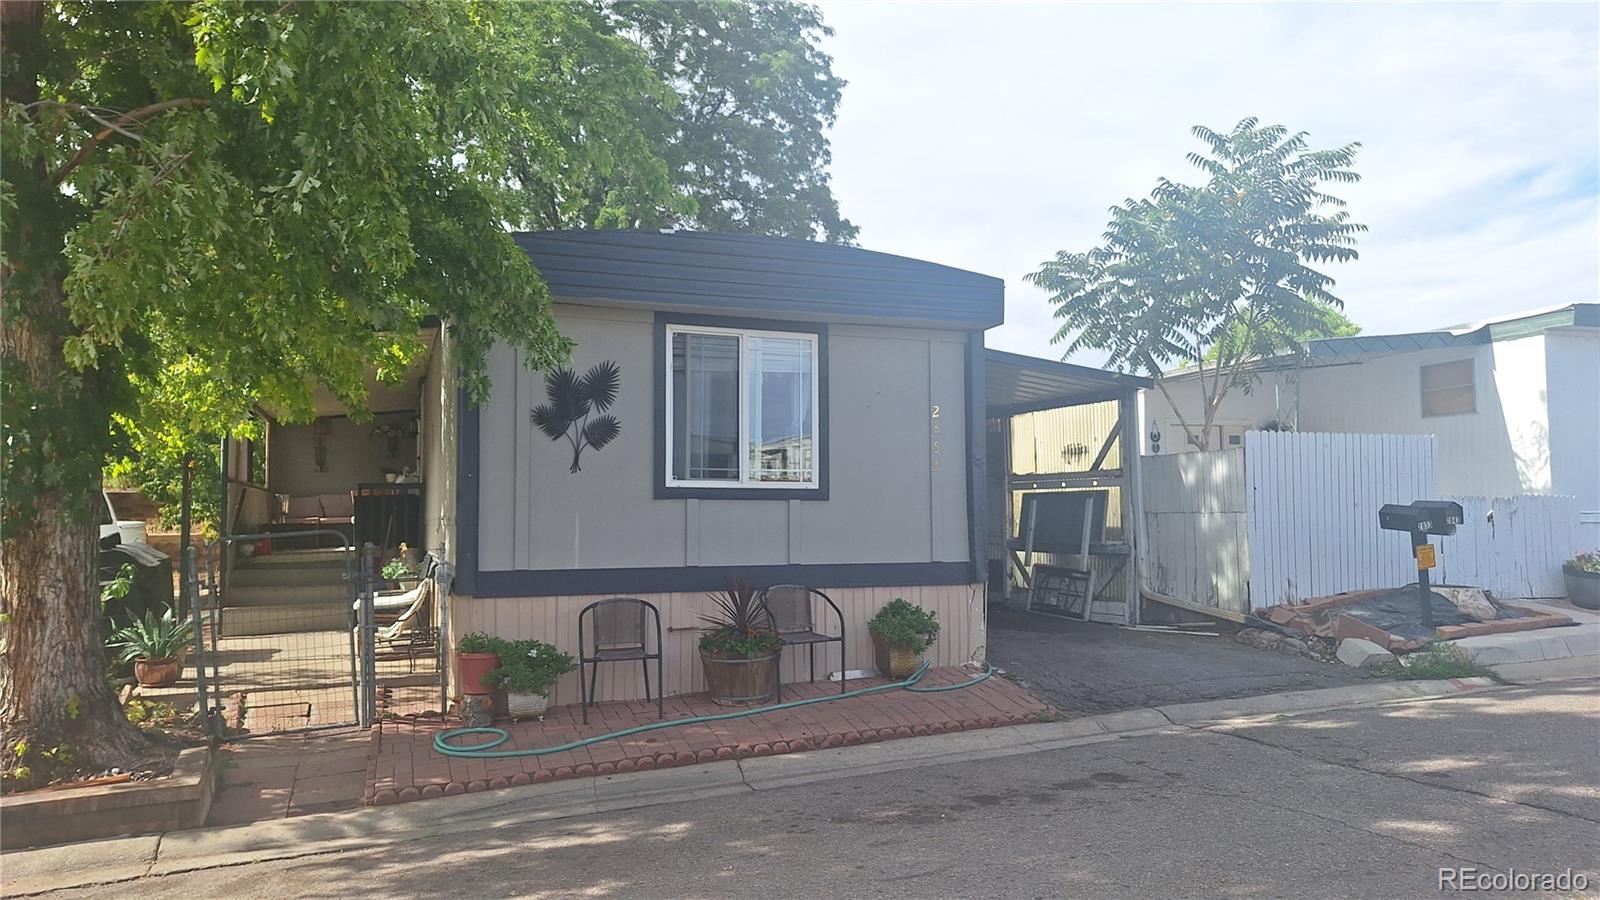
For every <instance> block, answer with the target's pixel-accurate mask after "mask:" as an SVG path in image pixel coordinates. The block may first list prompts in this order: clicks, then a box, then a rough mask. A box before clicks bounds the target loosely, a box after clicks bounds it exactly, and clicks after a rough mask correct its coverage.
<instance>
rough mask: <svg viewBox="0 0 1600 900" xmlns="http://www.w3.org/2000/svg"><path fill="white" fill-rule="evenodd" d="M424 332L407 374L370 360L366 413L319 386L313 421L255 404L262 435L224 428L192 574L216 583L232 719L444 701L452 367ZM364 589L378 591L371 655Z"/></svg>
mask: <svg viewBox="0 0 1600 900" xmlns="http://www.w3.org/2000/svg"><path fill="white" fill-rule="evenodd" d="M419 338H420V339H421V341H422V343H423V345H424V346H425V347H426V348H427V350H426V351H425V353H424V354H423V355H422V356H421V357H420V358H418V359H417V360H416V361H415V362H414V363H413V365H412V366H411V368H410V369H409V370H408V371H407V372H406V373H405V375H404V377H403V378H402V379H401V380H400V381H398V382H396V381H379V379H378V378H377V374H376V371H375V370H369V371H368V372H367V376H366V377H367V391H368V412H369V413H370V414H368V413H361V414H353V413H352V410H350V409H349V408H348V407H346V406H345V405H344V404H343V403H341V402H340V401H339V400H338V399H337V398H335V397H334V396H332V395H331V394H330V393H329V392H327V391H325V390H319V391H318V392H317V394H316V396H315V399H314V407H313V415H314V418H312V419H311V421H303V420H302V421H290V420H289V419H288V417H286V416H281V415H279V414H278V413H277V412H275V411H273V410H262V411H260V416H261V419H262V427H261V428H260V430H259V436H258V437H256V438H253V439H244V438H234V439H229V440H227V441H226V442H225V443H224V449H223V454H222V456H223V467H222V468H223V472H222V479H223V488H224V489H225V494H224V497H225V503H224V508H223V511H222V516H221V519H222V521H221V523H220V526H221V527H220V532H221V535H222V540H220V541H218V542H217V543H216V544H214V545H212V548H210V549H209V550H208V553H207V555H206V556H205V557H202V558H201V559H200V560H199V561H198V571H197V573H196V582H197V583H199V584H201V585H203V587H204V591H203V593H204V594H205V595H206V597H207V598H208V600H207V602H206V603H205V604H204V606H205V609H204V611H203V616H204V622H203V626H204V627H203V632H204V634H205V638H206V643H207V646H206V647H205V648H204V652H203V653H202V654H200V655H201V657H202V658H203V659H204V662H205V665H206V669H207V671H206V672H205V673H203V675H204V684H205V689H206V693H207V694H208V695H209V701H208V703H209V705H210V706H212V707H213V708H215V709H218V710H219V711H220V712H222V713H223V714H224V716H225V718H226V719H227V724H228V725H229V727H230V728H237V729H242V730H244V731H247V732H248V733H250V734H261V733H265V732H273V731H283V730H293V729H298V728H318V727H328V726H334V725H345V724H357V723H362V724H365V723H369V722H370V720H371V719H372V718H373V717H375V716H377V715H379V714H398V713H416V712H422V711H426V710H437V709H441V708H443V706H444V698H443V695H442V687H441V680H442V674H441V673H442V672H443V671H444V667H443V666H442V665H441V659H440V634H439V630H440V624H441V622H442V621H443V615H444V610H443V606H444V602H445V599H446V592H445V591H444V590H443V589H442V587H441V585H442V584H443V583H444V582H443V580H442V579H443V578H444V577H445V573H441V572H440V571H439V570H438V568H437V567H436V566H434V565H432V564H431V563H430V560H436V559H442V558H443V557H444V552H445V546H446V544H447V538H446V537H445V534H446V532H445V531H444V530H443V528H442V525H443V523H444V522H445V521H446V520H447V516H446V514H445V513H444V512H443V508H444V507H445V505H446V502H447V497H448V493H447V492H448V490H449V488H450V486H451V482H452V481H453V473H454V451H453V449H452V448H451V439H450V437H449V436H448V431H449V428H450V426H451V422H450V421H449V419H448V417H447V415H446V413H448V412H452V411H453V408H454V392H455V383H454V378H453V377H452V375H451V373H450V370H449V367H448V366H449V363H448V360H447V357H448V348H447V347H446V346H445V344H444V342H443V335H442V333H441V331H440V329H439V328H438V327H437V326H434V325H429V326H425V327H424V328H423V329H422V330H421V332H420V334H419ZM197 489H200V488H199V487H198V486H197ZM430 510H431V511H432V512H431V513H430ZM362 590H368V591H371V592H372V593H373V594H374V600H373V617H372V621H373V628H372V631H373V637H372V643H373V647H372V650H371V653H370V655H367V654H366V653H365V650H364V642H363V640H362V632H361V630H360V628H359V621H358V620H359V619H360V604H359V603H358V598H359V596H360V592H361V591H362ZM197 674H199V673H197ZM186 675H187V672H186ZM185 683H190V684H192V683H191V682H185ZM191 689H192V688H191Z"/></svg>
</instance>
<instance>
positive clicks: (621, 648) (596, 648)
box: [578, 597, 667, 725]
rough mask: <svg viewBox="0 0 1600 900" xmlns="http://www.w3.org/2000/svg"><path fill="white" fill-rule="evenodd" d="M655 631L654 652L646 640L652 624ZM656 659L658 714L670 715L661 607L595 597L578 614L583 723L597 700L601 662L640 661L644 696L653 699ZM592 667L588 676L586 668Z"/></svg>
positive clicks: (629, 599)
mask: <svg viewBox="0 0 1600 900" xmlns="http://www.w3.org/2000/svg"><path fill="white" fill-rule="evenodd" d="M647 617H649V618H651V619H653V621H654V624H655V630H656V644H655V651H654V652H651V651H650V648H649V644H648V643H647V640H646V639H647V637H648V629H647V627H646V626H647V625H648V624H649V623H648V622H647V621H646V618H647ZM585 619H589V620H590V629H589V640H587V641H585V639H584V628H583V622H584V620H585ZM652 659H653V660H655V661H656V715H657V716H659V717H660V718H663V719H665V718H666V717H667V705H666V698H665V697H664V696H662V691H663V690H664V689H665V688H666V682H665V681H664V680H663V675H662V665H661V610H659V609H656V607H655V604H653V603H651V602H649V601H648V600H640V599H639V598H637V597H612V598H610V599H609V600H596V601H595V602H593V603H591V604H589V605H588V606H585V607H584V608H583V610H582V611H581V612H579V613H578V689H579V690H580V691H582V692H583V722H584V724H585V725H587V724H588V723H589V705H590V704H591V703H593V702H594V696H595V684H596V679H597V678H598V676H599V675H600V664H601V663H608V662H632V661H634V660H638V661H639V665H640V667H641V668H642V669H643V670H644V699H646V700H649V699H650V660H652ZM585 668H589V670H590V671H589V672H588V678H587V679H585V678H584V674H585V673H584V669H585Z"/></svg>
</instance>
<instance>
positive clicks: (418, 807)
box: [0, 679, 1496, 896]
mask: <svg viewBox="0 0 1600 900" xmlns="http://www.w3.org/2000/svg"><path fill="white" fill-rule="evenodd" d="M1495 689H1496V687H1495V685H1494V684H1493V683H1492V682H1490V681H1489V680H1487V679H1453V680H1441V681H1412V682H1382V683H1367V684H1361V685H1354V686H1349V687H1339V688H1328V689H1322V690H1313V691H1296V692H1292V693H1286V694H1272V695H1266V696H1258V697H1250V698H1243V699H1238V700H1217V701H1209V702H1203V703H1190V704H1179V705H1172V706H1163V707H1156V708H1152V709H1142V710H1130V711H1127V712H1119V713H1110V714H1106V715H1099V716H1090V717H1085V718H1080V719H1072V720H1068V721H1063V722H1051V723H1040V724H1031V725H1019V726H1007V727H1002V728H993V729H988V730H984V731H973V732H959V733H954V734H943V735H930V736H927V737H920V738H909V739H905V740H899V741H892V742H887V743H879V744H866V745H858V746H851V747H840V748H836V749H825V750H818V751H814V752H809V753H798V754H789V755H784V756H768V757H759V758H752V759H744V760H739V761H737V762H734V763H727V762H724V763H713V764H708V765H697V766H689V767H683V768H675V769H667V770H658V771H648V772H632V773H627V774H616V775H609V776H604V777H599V778H591V779H580V780H570V781H558V782H547V783H541V784H530V785H527V786H522V787H512V788H507V789H504V790H500V791H496V792H492V793H478V794H469V795H461V796H452V797H441V798H439V799H437V800H434V801H432V802H429V803H418V804H405V805H399V806H392V807H381V808H369V809H361V810H352V811H347V812H338V813H326V814H320V815H308V816H301V817H298V818H291V819H281V820H276V821H268V822H258V823H255V824H252V825H246V826H240V827H234V828H215V829H197V830H191V831H180V832H170V833H168V834H164V835H155V836H146V837H134V838H122V839H115V840H108V841H94V842H87V843H82V844H70V845H65V846H60V847H51V848H44V849H40V850H31V851H21V852H15V853H6V854H4V856H3V857H0V863H3V868H4V873H5V883H4V885H3V889H0V892H3V894H4V895H5V896H27V895H31V894H37V893H44V892H47V891H53V890H61V889H66V888H71V887H78V886H84V885H94V884H109V883H115V882H122V881H130V880H134V879H139V878H143V877H147V876H157V875H170V874H175V873H179V872H187V871H195V870H200V869H209V868H215V867H219V866H231V865H238V864H242V863H253V862H261V861H267V860H281V859H295V858H300V857H307V856H316V855H321V854H329V853H340V852H345V851H350V850H355V849H361V848H369V847H375V846H381V845H384V844H387V843H390V842H394V841H401V840H404V841H407V842H413V843H414V842H416V841H418V840H426V839H428V838H430V837H434V836H440V835H449V834H457V833H461V832H466V831H477V830H488V829H495V828H501V827H507V826H512V825H517V824H523V823H529V822H536V821H541V820H551V819H564V818H569V817H573V816H585V815H593V814H596V813H602V812H609V811H618V810H629V809H639V808H643V807H648V806H655V805H658V804H663V803H673V802H678V801H683V800H691V799H703V798H707V797H715V796H721V795H728V794H743V793H750V792H756V791H768V790H775V789H778V788H782V787H787V786H792V785H798V784H806V783H811V782H819V781H828V780H833V779H838V778H845V777H852V776H856V775H867V774H873V773H879V772H889V771H894V770H900V769H908V768H915V767H920V766H931V765H938V764H941V763H950V762H958V761H967V760H977V759H987V758H996V757H1004V756H1015V755H1020V754H1028V753H1038V752H1043V751H1050V750H1058V749H1063V748H1067V747H1074V746H1078V745H1082V744H1088V743H1095V742H1102V741H1115V740H1119V739H1122V738H1126V737H1132V736H1137V735H1146V734H1157V733H1162V732H1167V731H1172V732H1183V731H1186V730H1189V729H1196V728H1207V727H1213V726H1217V725H1222V724H1228V725H1234V726H1237V725H1243V724H1248V723H1251V722H1267V721H1271V720H1273V719H1275V718H1277V717H1281V716H1284V715H1289V714H1294V713H1301V712H1312V711H1318V710H1329V709H1339V708H1346V707H1352V706H1361V705H1370V704H1385V703H1393V702H1408V701H1415V700H1417V699H1421V698H1428V697H1444V696H1450V695H1456V694H1460V693H1463V692H1468V691H1490V690H1495Z"/></svg>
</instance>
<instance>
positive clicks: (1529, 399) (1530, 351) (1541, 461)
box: [1145, 303, 1600, 546]
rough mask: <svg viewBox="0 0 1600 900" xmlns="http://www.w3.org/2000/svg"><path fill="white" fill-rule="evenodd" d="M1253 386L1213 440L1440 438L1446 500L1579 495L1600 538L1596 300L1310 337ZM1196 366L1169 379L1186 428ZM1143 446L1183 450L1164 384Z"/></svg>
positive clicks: (1150, 397)
mask: <svg viewBox="0 0 1600 900" xmlns="http://www.w3.org/2000/svg"><path fill="white" fill-rule="evenodd" d="M1257 374H1259V376H1260V382H1259V383H1257V384H1256V385H1255V386H1253V387H1252V389H1251V390H1250V391H1249V392H1248V393H1247V392H1244V391H1240V390H1237V389H1236V390H1234V391H1233V392H1232V393H1230V394H1229V395H1228V396H1227V397H1226V398H1224V400H1223V402H1222V406H1221V408H1220V409H1219V411H1218V415H1217V417H1216V420H1215V422H1214V423H1213V425H1212V429H1211V434H1210V435H1209V444H1210V447H1211V449H1227V448H1229V447H1237V446H1240V445H1241V444H1242V442H1243V436H1244V433H1245V432H1246V431H1249V430H1252V429H1257V428H1262V427H1263V426H1282V427H1288V426H1291V425H1292V426H1293V427H1294V428H1295V429H1296V430H1298V431H1304V432H1347V433H1367V434H1383V433H1387V434H1434V435H1437V436H1438V438H1439V489H1440V491H1442V492H1443V493H1444V494H1446V495H1449V496H1489V497H1494V496H1506V497H1510V496H1516V495H1521V494H1566V495H1571V496H1574V497H1577V498H1578V501H1579V508H1580V510H1581V513H1580V515H1581V517H1582V519H1583V522H1584V526H1583V527H1584V529H1585V532H1586V543H1587V544H1588V545H1591V546H1592V545H1596V544H1600V462H1597V461H1596V459H1597V456H1596V454H1597V448H1600V304H1595V303H1575V304H1571V305H1568V306H1563V307H1559V308H1556V309H1547V310H1539V311H1534V312H1528V313H1521V314H1518V315H1515V316H1509V317H1506V318H1503V319H1497V320H1494V321H1491V322H1487V323H1484V324H1480V325H1475V326H1470V327H1464V328H1455V329H1446V330H1441V331H1426V332H1418V333H1413V334H1389V335H1357V336H1355V337H1344V338H1330V339H1326V340H1318V341H1311V342H1310V343H1309V344H1308V345H1307V346H1306V356H1305V360H1304V361H1303V362H1300V363H1296V362H1295V361H1293V360H1291V359H1288V358H1285V359H1278V360H1267V361H1264V362H1263V363H1262V364H1261V365H1260V366H1259V367H1258V372H1257ZM1195 378H1196V375H1195V374H1194V373H1192V372H1178V373H1174V374H1171V375H1168V376H1167V377H1166V378H1165V379H1164V380H1165V382H1166V385H1165V386H1166V388H1167V391H1168V392H1170V393H1171V395H1172V397H1173V399H1174V400H1175V401H1176V402H1177V404H1178V405H1179V407H1180V408H1181V409H1182V410H1183V414H1184V416H1185V418H1187V419H1188V421H1189V422H1190V423H1191V426H1193V425H1194V423H1197V422H1198V421H1200V420H1201V418H1202V417H1201V416H1200V415H1199V410H1200V391H1199V389H1198V387H1197V386H1196V384H1195ZM1145 404H1146V415H1147V417H1148V422H1147V425H1148V433H1147V436H1146V444H1145V449H1146V452H1149V453H1163V454H1164V453H1181V452H1184V451H1185V450H1188V449H1191V448H1190V447H1189V445H1188V443H1187V441H1186V439H1185V432H1184V430H1183V428H1182V427H1181V426H1180V424H1179V417H1178V415H1177V413H1176V412H1175V411H1174V409H1173V407H1172V405H1171V404H1170V403H1169V402H1168V401H1167V399H1166V397H1165V396H1164V395H1163V394H1162V392H1161V391H1159V390H1150V391H1147V392H1146V394H1145Z"/></svg>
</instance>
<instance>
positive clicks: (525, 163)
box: [115, 0, 858, 515]
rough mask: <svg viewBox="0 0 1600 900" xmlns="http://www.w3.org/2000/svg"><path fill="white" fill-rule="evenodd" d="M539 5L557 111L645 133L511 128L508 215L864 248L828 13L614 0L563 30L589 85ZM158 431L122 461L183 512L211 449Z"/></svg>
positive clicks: (556, 224)
mask: <svg viewBox="0 0 1600 900" xmlns="http://www.w3.org/2000/svg"><path fill="white" fill-rule="evenodd" d="M528 12H529V15H528V16H518V17H514V18H513V19H511V20H510V22H509V23H505V24H506V27H508V28H514V29H518V31H517V33H513V34H512V35H510V36H509V39H508V52H510V53H512V54H514V56H513V59H514V60H515V61H516V62H517V63H518V64H525V65H526V66H527V68H528V70H529V71H530V72H532V73H538V74H536V75H535V77H537V78H538V79H539V85H540V88H541V89H542V94H541V97H540V103H541V104H542V106H543V107H544V108H545V109H546V110H547V111H548V112H546V115H553V116H557V117H560V118H563V119H566V120H572V121H578V120H581V119H584V118H585V117H586V116H588V117H592V111H594V110H614V109H615V108H616V107H617V104H619V103H620V104H622V109H623V110H625V112H624V113H623V114H624V115H626V117H627V118H628V120H630V121H631V122H633V123H636V125H637V128H635V129H628V128H612V129H611V131H610V135H611V140H609V141H593V140H588V139H587V138H586V136H585V133H584V132H583V131H581V130H568V129H556V130H550V129H530V130H526V131H518V132H514V133H513V134H512V135H511V141H510V144H509V154H510V157H509V162H508V170H509V172H510V173H511V176H512V180H513V183H514V184H515V185H516V187H517V188H518V189H520V190H521V191H523V192H524V194H525V196H524V197H523V204H524V208H525V214H524V215H522V216H521V217H519V218H517V219H510V220H508V221H511V222H513V223H514V224H516V225H518V226H520V227H526V228H550V229H560V228H618V227H621V228H635V227H644V228H662V227H693V228H701V229H705V230H711V231H734V232H747V233H754V234H775V235H784V236H789V237H799V238H816V239H821V240H828V241H837V242H843V243H851V242H853V241H854V240H855V236H856V233H857V230H858V229H857V228H856V226H854V225H852V224H851V223H850V222H849V221H848V220H846V219H845V218H843V217H842V216H841V215H840V214H839V205H838V203H837V201H836V200H835V199H834V197H833V192H832V188H831V186H830V182H829V176H828V171H827V166H828V163H829V160H830V158H831V156H830V150H829V144H828V137H827V133H826V129H827V128H828V127H829V126H830V125H832V124H833V121H834V117H835V112H836V110H837V108H838V104H839V95H840V91H841V89H842V88H843V87H844V82H843V81H842V80H841V79H839V78H837V77H835V76H834V75H833V73H832V69H831V66H832V60H831V59H830V58H829V57H828V55H827V54H825V53H823V52H822V51H821V50H820V49H819V47H818V42H819V40H820V39H821V38H822V37H823V36H824V35H827V34H830V33H831V32H830V31H829V29H828V28H827V27H826V26H824V25H823V24H822V19H821V16H820V14H819V13H818V11H817V10H816V9H815V8H813V7H810V6H806V5H802V4H798V3H792V2H786V0H761V2H755V3H742V2H731V0H710V2H697V3H665V2H642V3H641V2H615V0H612V2H604V3H602V4H600V6H599V7H598V9H597V10H595V11H593V12H591V13H589V15H588V24H589V25H590V26H591V27H590V28H589V29H586V30H584V31H582V32H574V31H572V30H567V31H566V32H565V35H566V37H567V38H568V39H570V40H577V41H580V43H579V44H578V46H577V50H576V51H575V52H574V54H573V55H572V57H571V60H572V61H574V62H577V63H579V64H580V68H579V69H578V70H577V71H576V76H577V77H565V76H563V75H562V74H561V70H560V69H559V68H556V67H553V66H551V65H550V64H549V61H548V59H547V57H548V53H547V51H546V49H545V48H544V45H543V42H542V41H541V39H540V34H541V33H542V32H543V30H544V29H545V26H544V24H543V22H542V19H541V16H542V15H545V14H546V13H547V12H548V11H545V10H530V11H528ZM528 31H532V32H533V33H532V34H527V33H523V32H528ZM619 38H620V39H622V40H626V41H627V42H629V43H630V44H633V45H635V46H637V47H638V48H639V53H641V54H642V56H643V58H644V61H645V63H646V65H648V66H649V67H650V68H651V69H652V70H653V71H654V72H655V74H656V77H657V79H658V81H659V82H660V84H658V85H657V86H656V88H655V89H654V90H638V89H637V88H638V83H637V82H638V79H637V75H638V73H637V71H636V70H635V69H632V68H629V67H620V68H618V67H614V66H611V65H603V64H602V63H605V61H606V60H607V59H608V58H609V57H610V56H612V55H614V54H615V52H616V50H615V40H616V39H619ZM586 111H589V112H586ZM611 115H613V116H614V115H616V113H615V112H612V113H611ZM550 172H557V173H559V174H560V177H556V178H552V177H550V175H549V174H548V173H550ZM177 399H180V400H181V399H182V398H181V397H180V398H177ZM160 420H162V421H165V420H166V417H160ZM145 424H146V423H145V422H143V421H140V422H138V423H130V427H129V428H128V429H127V431H126V436H127V438H128V439H129V440H128V443H127V445H126V450H125V451H124V452H122V453H121V454H119V457H120V458H119V459H118V460H117V461H116V462H115V465H116V467H117V471H118V472H120V473H125V474H127V475H128V476H130V477H131V479H132V480H133V482H134V483H135V484H137V485H138V486H139V487H140V488H142V489H143V490H144V492H145V493H146V494H147V495H149V496H150V497H151V499H153V500H156V501H157V502H161V503H167V504H170V503H172V502H173V498H175V497H176V496H177V495H176V493H175V486H176V485H178V484H179V483H180V478H181V462H182V459H183V453H182V452H180V450H179V449H178V448H179V447H181V446H184V445H203V444H205V442H204V441H199V440H198V439H197V438H196V437H195V435H194V433H192V432H182V431H176V430H173V429H165V428H150V427H142V426H144V425H145ZM208 440H209V437H208ZM209 446H210V448H211V449H210V450H209V451H207V452H203V453H199V454H197V455H196V456H195V459H196V461H197V464H198V465H197V470H196V478H197V480H198V482H199V483H201V484H203V485H212V484H215V483H216V481H217V477H218V476H217V466H216V455H217V454H216V452H215V442H214V440H213V441H211V443H210V444H209ZM190 449H191V450H193V449H194V447H193V446H191V447H190ZM198 499H199V502H200V503H201V504H202V505H203V506H207V507H208V508H207V509H206V510H205V511H204V512H205V513H206V514H208V515H209V514H211V510H210V509H209V507H212V506H215V505H216V503H215V499H214V498H211V497H210V496H209V494H208V493H205V492H202V494H201V495H199V496H198ZM168 512H170V511H168Z"/></svg>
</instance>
